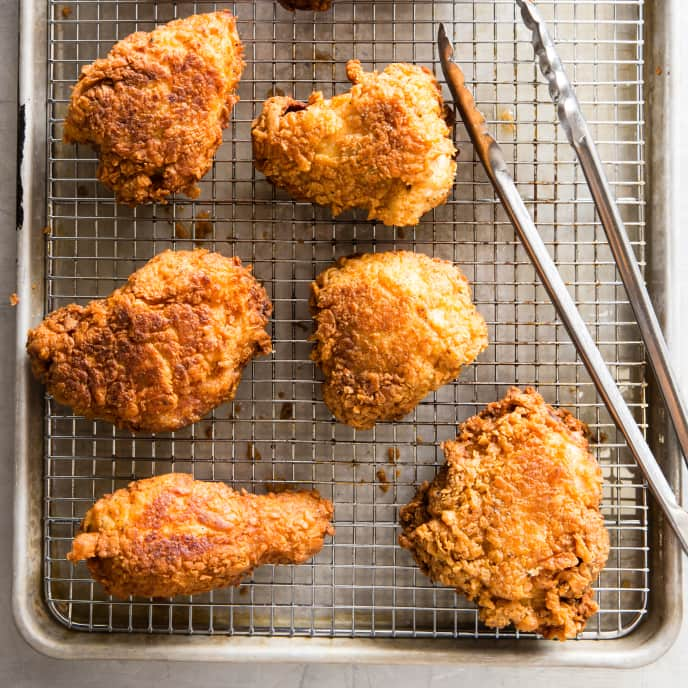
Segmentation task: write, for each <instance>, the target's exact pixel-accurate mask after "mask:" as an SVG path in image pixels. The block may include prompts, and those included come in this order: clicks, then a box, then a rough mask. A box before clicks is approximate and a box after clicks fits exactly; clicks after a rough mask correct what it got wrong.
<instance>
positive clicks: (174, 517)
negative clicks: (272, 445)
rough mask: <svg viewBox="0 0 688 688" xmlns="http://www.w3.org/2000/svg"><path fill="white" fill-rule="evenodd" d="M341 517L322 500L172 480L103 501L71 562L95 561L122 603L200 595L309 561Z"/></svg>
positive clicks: (151, 481) (139, 484)
mask: <svg viewBox="0 0 688 688" xmlns="http://www.w3.org/2000/svg"><path fill="white" fill-rule="evenodd" d="M333 513H334V511H333V507H332V503H331V502H329V501H328V500H327V499H323V498H321V497H320V496H319V495H318V493H317V492H306V491H298V492H281V493H279V494H266V495H252V494H247V493H246V492H245V491H244V490H242V491H240V492H237V491H235V490H232V489H231V488H230V487H228V486H227V485H225V484H224V483H211V482H203V481H201V480H194V479H193V478H192V477H191V476H189V475H186V474H184V473H169V474H167V475H161V476H157V477H155V478H148V479H145V480H137V481H136V482H133V483H130V484H129V486H128V487H127V488H125V489H121V490H117V491H116V492H114V493H113V494H110V495H105V496H104V497H102V498H101V499H99V500H98V501H97V502H96V503H95V504H94V505H93V506H92V507H91V508H90V509H89V511H88V513H87V514H86V516H85V517H84V520H83V522H82V524H81V532H80V533H79V534H78V535H77V536H76V538H75V539H74V542H73V544H72V550H71V552H70V553H69V554H68V555H67V558H68V559H69V560H70V561H72V562H78V561H81V560H82V559H86V562H87V565H88V568H89V570H90V571H91V575H92V576H93V578H94V579H95V580H97V581H98V582H99V583H101V584H102V585H103V587H104V588H105V590H106V591H107V593H108V594H110V595H115V596H116V597H128V596H129V595H139V596H142V597H172V596H173V595H194V594H197V593H202V592H208V591H209V590H214V589H216V588H224V587H227V586H230V585H238V584H239V583H240V582H241V580H242V578H245V577H246V576H249V575H250V574H251V572H252V571H253V569H255V568H256V567H258V566H262V565H263V564H301V563H303V562H304V561H306V560H308V559H310V558H311V557H312V556H314V555H315V554H317V553H318V552H319V551H320V549H321V548H322V546H323V541H324V538H325V536H326V535H333V534H334V529H333V527H332V525H331V524H330V520H331V519H332V515H333Z"/></svg>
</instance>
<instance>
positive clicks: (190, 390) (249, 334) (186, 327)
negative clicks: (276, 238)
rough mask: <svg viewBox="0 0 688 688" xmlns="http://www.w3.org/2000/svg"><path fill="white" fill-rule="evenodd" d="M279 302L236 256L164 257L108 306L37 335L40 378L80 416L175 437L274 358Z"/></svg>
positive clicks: (82, 311) (71, 309) (57, 316)
mask: <svg viewBox="0 0 688 688" xmlns="http://www.w3.org/2000/svg"><path fill="white" fill-rule="evenodd" d="M271 312H272V305H271V303H270V301H269V299H268V297H267V294H266V293H265V290H264V289H263V287H262V286H261V285H260V284H259V283H258V282H257V281H256V279H255V278H254V277H253V275H252V274H251V270H250V267H248V268H246V267H242V265H241V261H240V260H239V259H238V258H225V257H224V256H221V255H220V254H218V253H209V252H208V251H206V250H204V249H198V250H195V251H176V252H174V251H165V252H163V253H161V254H159V255H157V256H155V257H154V258H152V259H151V260H150V261H148V263H146V264H145V265H144V266H143V267H142V268H141V269H140V270H137V271H136V272H135V273H133V274H132V275H131V276H130V277H129V280H128V281H127V283H126V284H125V285H124V286H123V287H121V288H119V289H117V290H116V291H114V292H113V293H112V294H110V296H108V297H107V298H105V299H99V300H97V301H91V302H90V303H89V304H88V305H86V306H79V305H76V304H71V305H69V306H65V307H64V308H60V309H59V310H56V311H54V312H53V313H50V314H49V315H48V316H47V317H46V319H45V320H44V321H43V322H42V323H41V324H40V325H39V326H38V327H36V328H35V329H33V330H30V331H29V335H28V342H27V350H28V353H29V356H30V357H31V366H32V368H33V372H34V374H35V376H36V377H37V378H38V379H39V380H41V381H42V382H44V383H45V384H46V385H47V387H48V391H49V392H50V394H52V395H53V397H55V399H56V400H57V401H58V402H60V403H61V404H66V405H67V406H71V407H73V409H74V411H75V412H76V413H77V414H80V415H84V416H86V417H88V418H98V419H102V420H107V421H109V422H111V423H114V424H115V425H117V426H118V427H120V428H126V429H129V430H132V431H134V432H137V431H148V432H160V431H164V430H175V429H177V428H181V427H183V426H185V425H188V424H190V423H193V422H195V421H197V420H198V419H199V418H201V417H202V416H204V415H205V414H206V413H207V412H208V411H210V410H211V409H212V408H214V407H215V406H217V405H219V404H221V403H223V402H225V401H228V400H230V399H232V398H233V397H234V394H235V393H236V389H237V386H238V385H239V381H240V380H241V371H242V368H243V367H244V366H245V365H246V363H247V362H248V361H250V360H251V358H252V357H253V356H255V355H256V354H267V353H270V351H271V342H270V336H269V335H268V334H267V332H266V331H265V329H264V328H265V325H266V324H267V322H268V318H269V316H270V313H271Z"/></svg>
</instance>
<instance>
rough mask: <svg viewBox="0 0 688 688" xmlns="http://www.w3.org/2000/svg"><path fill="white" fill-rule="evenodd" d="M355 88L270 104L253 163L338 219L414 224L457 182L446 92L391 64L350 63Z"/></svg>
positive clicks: (256, 129)
mask: <svg viewBox="0 0 688 688" xmlns="http://www.w3.org/2000/svg"><path fill="white" fill-rule="evenodd" d="M346 73H347V76H348V78H349V80H350V81H351V82H352V83H353V84H354V85H353V86H352V88H351V90H350V91H349V92H348V93H344V94H342V95H338V96H335V97H334V98H332V99H331V100H325V99H324V98H323V95H322V93H320V92H319V91H316V92H315V93H312V94H311V96H310V98H309V99H308V103H302V102H300V101H297V100H293V99H292V98H289V97H285V96H275V97H273V98H269V99H268V100H267V101H265V103H264V104H263V111H262V113H261V115H260V116H259V117H258V118H257V119H255V120H254V121H253V127H252V137H253V155H254V161H255V166H256V168H257V169H258V170H260V171H261V172H263V173H264V174H265V176H266V177H267V178H268V179H269V180H270V181H272V182H273V183H274V184H275V185H276V186H279V187H281V188H283V189H286V190H287V191H288V192H289V193H290V194H291V195H292V196H294V197H295V198H298V199H303V200H307V201H312V202H314V203H319V204H320V205H328V206H330V207H331V209H332V213H333V214H334V215H339V213H341V212H343V211H344V210H347V209H349V208H356V207H360V208H366V209H367V210H368V219H369V220H380V221H382V222H384V224H386V225H415V224H418V221H419V220H420V217H421V215H423V214H424V213H426V212H427V211H428V210H430V209H432V208H434V207H435V206H438V205H440V204H441V203H444V202H445V201H446V199H447V196H448V194H449V192H450V191H451V188H452V186H453V184H454V177H455V175H456V161H455V160H454V157H455V154H456V149H455V148H454V144H453V143H452V140H451V138H450V137H449V135H450V130H449V127H448V126H447V122H446V113H445V109H444V105H443V102H442V95H441V92H440V87H439V85H438V83H437V80H436V79H435V77H434V76H433V74H432V72H430V71H429V70H427V69H425V68H423V67H417V66H415V65H410V64H391V65H389V66H388V67H386V68H385V70H384V71H383V72H381V73H378V72H368V73H366V72H364V71H363V68H362V67H361V63H360V62H359V61H358V60H350V61H349V62H348V63H347V66H346Z"/></svg>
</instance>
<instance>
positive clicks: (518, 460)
mask: <svg viewBox="0 0 688 688" xmlns="http://www.w3.org/2000/svg"><path fill="white" fill-rule="evenodd" d="M587 431H588V428H587V427H586V425H585V424H584V423H582V422H580V421H579V420H577V419H576V418H574V417H573V416H572V415H571V414H570V413H569V412H568V411H566V410H564V409H556V410H555V409H553V408H552V407H551V406H549V405H548V404H546V403H545V401H544V399H543V398H542V397H541V396H540V395H539V394H538V393H537V392H536V391H535V390H534V389H532V388H527V389H526V390H525V392H521V391H520V390H519V389H517V388H515V387H513V388H511V389H510V390H509V392H508V393H507V395H506V397H504V399H502V400H501V401H498V402H495V403H492V404H489V405H488V406H487V408H486V409H485V410H484V411H482V412H481V413H479V414H478V415H477V416H473V417H472V418H469V419H468V420H467V421H465V422H464V423H462V424H461V425H460V426H459V433H458V437H457V438H456V441H454V442H445V443H444V444H443V445H442V448H443V449H444V453H445V456H446V459H447V461H446V464H445V465H444V466H443V467H442V468H441V469H440V471H439V473H438V474H437V476H436V477H435V479H434V480H433V481H432V483H427V482H426V483H424V484H423V485H422V486H421V488H420V489H419V490H418V493H417V494H416V496H415V497H414V499H413V500H412V501H411V502H410V503H409V504H407V505H406V506H405V507H403V508H402V509H401V511H400V520H401V526H402V528H403V534H402V535H401V536H400V537H399V544H400V545H401V546H402V547H405V548H406V549H408V550H410V551H411V552H412V553H413V556H414V557H415V559H416V562H417V563H418V565H419V566H420V568H421V570H422V571H423V573H425V574H427V575H428V576H430V578H431V579H432V580H433V581H436V582H439V583H443V584H444V585H450V586H452V587H455V588H456V590H457V591H458V592H460V593H463V594H464V595H466V597H468V599H469V600H471V601H474V602H476V603H477V604H478V607H479V613H480V619H481V620H482V621H483V622H484V623H485V624H486V625H488V626H491V627H493V628H502V627H503V626H506V625H508V624H510V623H512V624H513V625H514V626H515V627H516V628H517V629H518V630H520V631H534V632H537V633H540V634H542V635H543V636H544V637H545V638H550V639H558V640H566V639H567V638H573V637H575V636H576V635H577V634H578V633H579V632H580V631H582V630H583V628H584V627H585V623H586V621H587V619H588V618H589V617H590V616H591V615H592V614H594V613H595V612H596V611H597V604H596V603H595V601H594V599H593V592H592V589H591V584H592V582H593V581H594V580H595V578H596V577H597V575H598V574H599V573H600V571H601V570H602V568H603V567H604V565H605V563H606V561H607V556H608V554H609V535H608V533H607V530H606V529H605V526H604V520H603V518H602V515H601V514H600V511H599V506H600V500H601V498H602V472H601V470H600V467H599V465H598V463H597V461H596V460H595V458H594V457H593V456H592V454H591V453H590V450H589V447H588V441H587V439H586V434H587Z"/></svg>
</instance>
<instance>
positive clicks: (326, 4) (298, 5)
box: [279, 0, 332, 12]
mask: <svg viewBox="0 0 688 688" xmlns="http://www.w3.org/2000/svg"><path fill="white" fill-rule="evenodd" d="M279 4H280V5H282V7H284V8H285V9H287V10H292V11H293V10H313V11H314V12H324V11H325V10H329V9H330V6H331V5H332V0H279Z"/></svg>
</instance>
